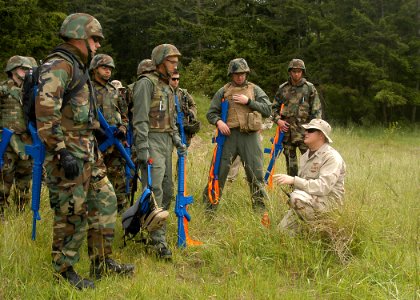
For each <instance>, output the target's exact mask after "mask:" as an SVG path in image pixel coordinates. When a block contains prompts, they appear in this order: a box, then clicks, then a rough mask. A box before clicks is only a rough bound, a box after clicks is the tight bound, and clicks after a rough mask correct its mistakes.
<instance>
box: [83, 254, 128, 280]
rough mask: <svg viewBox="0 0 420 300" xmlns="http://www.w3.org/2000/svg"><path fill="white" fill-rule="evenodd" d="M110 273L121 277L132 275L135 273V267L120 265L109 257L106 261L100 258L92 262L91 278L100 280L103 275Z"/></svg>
mask: <svg viewBox="0 0 420 300" xmlns="http://www.w3.org/2000/svg"><path fill="white" fill-rule="evenodd" d="M109 272H114V273H117V274H120V275H131V274H133V272H134V265H132V264H120V263H118V262H116V261H115V260H113V259H111V258H109V257H107V258H105V260H101V259H99V258H96V259H95V260H92V263H91V265H90V277H92V278H95V279H97V280H99V279H101V278H102V276H103V275H105V274H106V273H109Z"/></svg>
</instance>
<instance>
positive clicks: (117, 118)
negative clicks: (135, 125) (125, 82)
mask: <svg viewBox="0 0 420 300" xmlns="http://www.w3.org/2000/svg"><path fill="white" fill-rule="evenodd" d="M92 85H93V89H94V91H95V95H96V102H97V105H98V107H99V108H100V109H101V110H102V113H103V115H104V117H105V120H107V122H108V124H109V125H115V126H117V127H118V126H120V125H123V126H125V127H126V128H127V127H128V116H127V114H128V108H127V103H126V102H125V100H124V99H123V98H122V97H121V96H120V94H119V93H118V90H117V89H116V88H115V87H114V86H113V85H112V84H110V83H108V82H107V83H106V84H105V85H103V84H101V83H99V82H97V81H93V82H92Z"/></svg>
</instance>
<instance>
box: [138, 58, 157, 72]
mask: <svg viewBox="0 0 420 300" xmlns="http://www.w3.org/2000/svg"><path fill="white" fill-rule="evenodd" d="M155 69H156V66H155V65H154V64H153V61H152V60H151V59H143V60H142V61H141V62H140V63H139V65H138V67H137V76H140V75H141V74H144V73H146V72H152V71H154V70H155Z"/></svg>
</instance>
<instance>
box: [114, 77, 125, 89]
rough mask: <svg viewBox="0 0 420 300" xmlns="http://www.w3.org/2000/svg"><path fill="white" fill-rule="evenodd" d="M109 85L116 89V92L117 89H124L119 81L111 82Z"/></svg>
mask: <svg viewBox="0 0 420 300" xmlns="http://www.w3.org/2000/svg"><path fill="white" fill-rule="evenodd" d="M111 84H112V85H113V86H114V87H115V88H116V89H117V90H119V89H123V88H124V86H123V85H122V82H121V81H119V80H116V79H115V80H112V81H111Z"/></svg>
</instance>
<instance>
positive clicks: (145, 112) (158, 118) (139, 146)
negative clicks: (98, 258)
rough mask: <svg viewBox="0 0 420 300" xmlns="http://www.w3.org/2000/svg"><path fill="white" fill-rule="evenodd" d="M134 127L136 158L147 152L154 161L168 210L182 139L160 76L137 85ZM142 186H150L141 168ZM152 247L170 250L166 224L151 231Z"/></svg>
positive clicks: (158, 195)
mask: <svg viewBox="0 0 420 300" xmlns="http://www.w3.org/2000/svg"><path fill="white" fill-rule="evenodd" d="M133 90H134V97H133V103H134V105H133V128H134V144H135V148H136V154H137V157H139V156H140V155H142V152H144V151H148V153H149V157H151V158H152V159H153V168H152V174H151V175H152V187H153V191H154V194H155V199H156V202H157V205H158V206H159V207H162V208H163V209H164V210H168V209H169V207H170V204H171V201H172V198H173V193H174V186H173V182H172V152H173V148H174V140H175V139H176V138H177V139H179V133H178V128H177V126H176V123H175V122H176V109H175V102H174V92H173V90H172V88H171V87H170V86H169V84H168V82H167V81H166V80H164V79H163V78H162V77H160V76H159V73H157V72H155V73H149V74H145V75H141V76H140V77H139V80H138V81H137V82H136V83H135V85H134V89H133ZM141 175H142V176H141V178H142V184H143V186H144V187H145V186H146V184H147V169H146V168H145V166H142V168H141ZM150 238H151V240H152V241H151V243H152V245H155V246H156V248H157V249H159V248H161V247H165V248H167V247H168V245H167V242H166V225H164V226H163V227H162V228H161V229H158V230H156V231H153V232H150Z"/></svg>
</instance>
